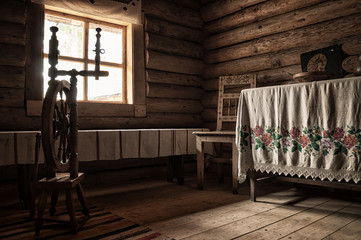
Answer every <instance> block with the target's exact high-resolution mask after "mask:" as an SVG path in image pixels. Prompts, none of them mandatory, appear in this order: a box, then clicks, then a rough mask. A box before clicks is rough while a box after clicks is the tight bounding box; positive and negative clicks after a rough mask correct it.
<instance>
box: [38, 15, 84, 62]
mask: <svg viewBox="0 0 361 240" xmlns="http://www.w3.org/2000/svg"><path fill="white" fill-rule="evenodd" d="M52 26H56V27H58V28H59V31H58V32H57V33H56V35H57V37H58V41H59V47H58V49H59V55H61V56H69V57H77V58H82V57H83V39H84V30H83V22H80V21H77V20H72V19H69V18H62V17H58V16H50V15H47V14H46V15H45V28H44V52H45V53H49V40H50V38H51V31H50V27H52Z"/></svg>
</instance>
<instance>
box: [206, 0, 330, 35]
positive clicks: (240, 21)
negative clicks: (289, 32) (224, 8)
mask: <svg viewBox="0 0 361 240" xmlns="http://www.w3.org/2000/svg"><path fill="white" fill-rule="evenodd" d="M324 1H325V0H303V1H299V0H273V1H265V2H261V3H260V4H257V5H254V6H251V7H248V8H246V9H242V10H241V11H237V12H235V13H233V14H229V15H226V16H222V17H221V18H219V19H216V20H214V21H211V22H206V23H205V24H204V27H203V31H204V33H205V34H206V35H211V34H215V33H220V32H226V31H229V30H231V29H235V28H237V27H240V26H244V25H247V24H250V23H253V22H257V21H261V20H263V19H266V18H270V17H273V16H277V15H280V14H283V13H286V12H290V11H293V10H296V9H300V8H303V7H306V6H311V5H313V4H315V3H319V2H324Z"/></svg>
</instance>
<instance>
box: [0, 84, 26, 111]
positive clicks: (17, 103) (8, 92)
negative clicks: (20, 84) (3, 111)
mask: <svg viewBox="0 0 361 240" xmlns="http://www.w3.org/2000/svg"><path fill="white" fill-rule="evenodd" d="M24 101H25V100H24V89H20V88H0V107H24V105H25V103H24Z"/></svg>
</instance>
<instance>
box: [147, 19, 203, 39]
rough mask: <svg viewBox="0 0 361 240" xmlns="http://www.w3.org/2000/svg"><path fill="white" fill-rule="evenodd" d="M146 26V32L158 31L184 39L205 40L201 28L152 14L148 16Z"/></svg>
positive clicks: (160, 33)
mask: <svg viewBox="0 0 361 240" xmlns="http://www.w3.org/2000/svg"><path fill="white" fill-rule="evenodd" d="M144 28H145V31H146V32H149V33H156V34H158V35H162V36H167V37H172V38H176V39H183V40H187V41H191V42H197V43H202V41H203V33H202V32H201V30H199V29H194V28H190V27H185V26H182V25H179V24H174V23H170V22H167V21H166V20H160V19H156V18H153V17H150V16H146V18H145V23H144Z"/></svg>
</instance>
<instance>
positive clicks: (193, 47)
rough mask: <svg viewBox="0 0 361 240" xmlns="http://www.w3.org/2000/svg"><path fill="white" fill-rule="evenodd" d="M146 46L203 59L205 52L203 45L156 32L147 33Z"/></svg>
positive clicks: (159, 50) (149, 48)
mask: <svg viewBox="0 0 361 240" xmlns="http://www.w3.org/2000/svg"><path fill="white" fill-rule="evenodd" d="M145 47H146V48H147V49H148V50H154V51H158V52H164V53H168V54H172V55H179V56H184V57H191V58H198V59H202V57H203V54H204V48H203V45H200V44H198V43H193V42H189V41H185V40H178V39H174V38H170V37H164V36H160V35H157V34H154V33H145Z"/></svg>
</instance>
